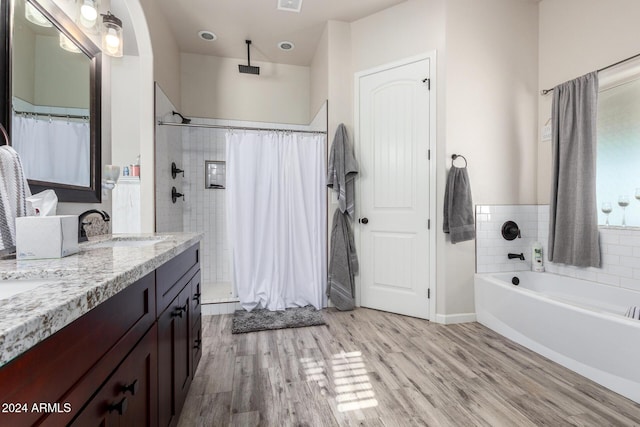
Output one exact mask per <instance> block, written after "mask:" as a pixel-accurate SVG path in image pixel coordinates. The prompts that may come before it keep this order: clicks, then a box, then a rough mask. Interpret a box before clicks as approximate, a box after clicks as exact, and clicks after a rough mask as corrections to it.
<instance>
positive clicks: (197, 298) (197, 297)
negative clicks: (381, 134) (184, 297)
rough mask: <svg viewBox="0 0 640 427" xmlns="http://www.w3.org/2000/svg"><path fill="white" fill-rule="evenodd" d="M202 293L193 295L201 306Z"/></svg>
mask: <svg viewBox="0 0 640 427" xmlns="http://www.w3.org/2000/svg"><path fill="white" fill-rule="evenodd" d="M200 295H201V294H200V292H198V293H197V294H193V300H194V301H197V302H198V304H200Z"/></svg>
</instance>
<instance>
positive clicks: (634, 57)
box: [540, 53, 640, 95]
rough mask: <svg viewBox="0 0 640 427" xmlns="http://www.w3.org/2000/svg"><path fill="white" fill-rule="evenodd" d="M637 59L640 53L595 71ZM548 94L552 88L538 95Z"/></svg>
mask: <svg viewBox="0 0 640 427" xmlns="http://www.w3.org/2000/svg"><path fill="white" fill-rule="evenodd" d="M638 57H640V53H638V54H636V55H633V56H630V57H628V58H625V59H623V60H622V61H618V62H616V63H615V64H611V65H607V66H606V67H602V68H600V69H598V70H596V72H597V73H599V72H600V71H604V70H608V69H609V68H613V67H615V66H616V65H620V64H624V63H625V62H627V61H631V60H632V59H636V58H638ZM549 92H553V88H551V89H542V90H541V91H540V95H546V94H548V93H549Z"/></svg>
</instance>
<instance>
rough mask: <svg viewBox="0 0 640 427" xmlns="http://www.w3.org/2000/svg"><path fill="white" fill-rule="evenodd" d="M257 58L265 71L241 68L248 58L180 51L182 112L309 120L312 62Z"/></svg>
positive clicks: (261, 119) (266, 119)
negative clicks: (307, 64)
mask: <svg viewBox="0 0 640 427" xmlns="http://www.w3.org/2000/svg"><path fill="white" fill-rule="evenodd" d="M254 62H255V63H254ZM254 62H252V63H251V65H255V66H258V67H260V75H252V74H241V73H239V72H238V64H246V60H241V59H234V58H221V57H216V56H206V55H197V54H191V53H182V54H180V72H181V78H180V82H181V91H182V111H181V112H182V113H183V114H184V115H186V116H189V117H204V118H216V119H231V120H249V121H257V122H273V123H294V124H307V123H309V104H310V101H309V93H310V87H309V86H310V69H309V67H301V66H296V65H285V64H274V63H269V62H257V61H254Z"/></svg>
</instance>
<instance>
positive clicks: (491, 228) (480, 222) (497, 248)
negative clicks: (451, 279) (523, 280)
mask: <svg viewBox="0 0 640 427" xmlns="http://www.w3.org/2000/svg"><path fill="white" fill-rule="evenodd" d="M538 208H539V206H537V205H518V206H510V205H478V206H476V272H477V273H496V272H506V271H523V270H531V246H532V245H533V243H534V242H535V241H536V240H538V228H539V227H538ZM506 221H515V222H516V224H518V227H519V228H520V236H521V237H520V238H516V239H515V240H505V239H504V238H503V237H502V234H501V230H502V225H503V224H504V223H505V222H506ZM509 253H515V254H520V253H522V254H523V255H524V261H521V260H519V259H517V258H515V259H509V258H508V257H507V254H509Z"/></svg>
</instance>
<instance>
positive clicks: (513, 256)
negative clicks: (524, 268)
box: [507, 253, 524, 261]
mask: <svg viewBox="0 0 640 427" xmlns="http://www.w3.org/2000/svg"><path fill="white" fill-rule="evenodd" d="M507 257H509V259H514V258H518V259H519V260H521V261H524V254H523V253H519V254H507Z"/></svg>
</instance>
